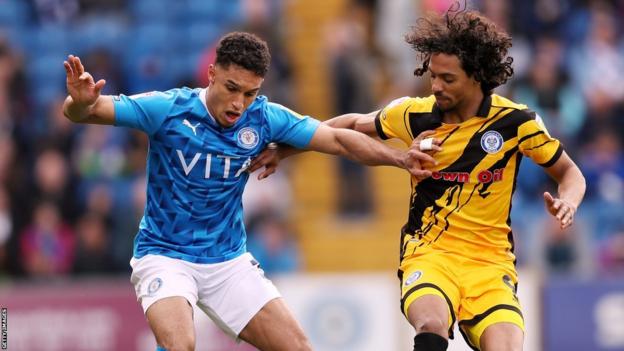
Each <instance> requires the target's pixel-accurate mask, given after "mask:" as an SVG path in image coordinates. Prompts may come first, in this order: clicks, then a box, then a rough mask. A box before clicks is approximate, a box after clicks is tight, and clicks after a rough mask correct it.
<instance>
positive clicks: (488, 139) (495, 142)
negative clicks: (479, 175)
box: [481, 130, 503, 154]
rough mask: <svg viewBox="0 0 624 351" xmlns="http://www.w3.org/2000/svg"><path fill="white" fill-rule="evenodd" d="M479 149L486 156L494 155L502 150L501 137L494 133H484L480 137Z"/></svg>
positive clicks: (491, 131) (493, 131)
mask: <svg viewBox="0 0 624 351" xmlns="http://www.w3.org/2000/svg"><path fill="white" fill-rule="evenodd" d="M481 148H482V149H483V151H485V152H487V153H488V154H495V153H497V152H499V151H500V150H501V149H502V148H503V136H502V135H501V134H500V133H499V132H497V131H495V130H490V131H487V132H485V134H483V136H482V137H481Z"/></svg>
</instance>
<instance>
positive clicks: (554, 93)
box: [513, 36, 585, 152]
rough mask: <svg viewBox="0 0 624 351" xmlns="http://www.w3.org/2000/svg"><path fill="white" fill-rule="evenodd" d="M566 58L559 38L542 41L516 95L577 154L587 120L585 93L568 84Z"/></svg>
mask: <svg viewBox="0 0 624 351" xmlns="http://www.w3.org/2000/svg"><path fill="white" fill-rule="evenodd" d="M562 56H563V46H562V43H561V42H560V41H559V39H558V38H555V37H551V36H543V37H540V38H538V39H537V42H536V44H535V54H534V58H533V64H532V65H531V68H530V70H529V74H528V77H526V78H525V79H521V80H519V81H517V82H516V84H515V88H514V94H513V95H514V98H515V100H516V101H522V103H523V104H525V105H528V106H531V108H534V109H535V112H537V113H538V114H539V115H540V117H542V119H543V121H544V124H545V125H546V127H547V128H548V131H549V132H550V134H552V135H554V136H555V137H557V138H559V139H560V140H561V141H562V142H563V143H564V144H565V145H566V149H568V150H574V146H575V141H576V140H575V139H576V137H577V135H578V134H579V132H580V128H581V126H582V125H583V122H584V118H585V104H584V100H583V95H582V93H581V91H580V90H577V89H576V87H575V86H571V85H570V84H569V82H568V77H567V75H566V72H565V71H564V70H563V66H562V62H563V58H562ZM569 152H570V151H569Z"/></svg>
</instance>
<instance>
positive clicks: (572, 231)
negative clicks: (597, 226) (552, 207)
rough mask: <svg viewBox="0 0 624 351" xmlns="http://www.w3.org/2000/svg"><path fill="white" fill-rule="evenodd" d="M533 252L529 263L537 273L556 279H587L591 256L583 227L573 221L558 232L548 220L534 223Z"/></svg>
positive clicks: (555, 222)
mask: <svg viewBox="0 0 624 351" xmlns="http://www.w3.org/2000/svg"><path fill="white" fill-rule="evenodd" d="M533 231H534V232H535V236H534V238H533V249H532V250H531V252H530V253H529V254H530V255H531V257H530V260H529V263H530V264H532V265H533V266H534V267H535V268H537V271H540V272H544V273H545V274H546V275H548V274H556V275H568V276H572V275H577V276H578V275H585V276H587V275H589V274H590V273H591V272H592V270H593V268H594V267H593V266H594V265H593V263H592V261H593V256H592V248H591V244H590V242H591V241H590V239H591V237H590V236H589V235H587V226H586V224H585V222H584V221H583V220H581V219H580V218H578V217H577V218H576V219H575V222H574V226H572V227H570V228H567V229H566V230H561V228H560V227H559V223H558V222H557V221H556V220H555V219H554V218H553V217H552V216H544V217H542V218H541V219H540V220H536V221H535V226H534V228H533Z"/></svg>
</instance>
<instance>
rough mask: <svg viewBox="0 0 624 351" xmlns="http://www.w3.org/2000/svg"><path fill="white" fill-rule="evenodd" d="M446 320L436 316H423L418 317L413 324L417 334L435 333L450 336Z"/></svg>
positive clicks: (445, 336)
mask: <svg viewBox="0 0 624 351" xmlns="http://www.w3.org/2000/svg"><path fill="white" fill-rule="evenodd" d="M446 324H447V323H446V321H442V320H441V319H439V318H436V317H429V316H423V317H421V318H418V319H417V320H416V321H414V323H412V325H413V326H414V329H416V334H420V333H434V334H438V335H440V336H442V337H444V338H448V327H447V325H446Z"/></svg>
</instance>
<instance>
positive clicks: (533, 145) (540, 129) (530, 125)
mask: <svg viewBox="0 0 624 351" xmlns="http://www.w3.org/2000/svg"><path fill="white" fill-rule="evenodd" d="M526 111H527V113H529V114H530V115H531V116H532V117H533V118H531V119H529V120H528V121H527V122H525V123H523V124H521V125H520V126H519V127H518V148H519V150H520V152H521V153H522V154H523V155H524V156H527V157H530V158H531V159H532V160H533V161H534V162H535V163H537V164H538V165H540V166H543V167H550V166H552V165H553V164H554V163H555V162H557V160H558V159H559V157H560V156H561V154H562V153H563V147H562V145H561V142H559V140H557V139H555V138H553V137H551V136H550V134H549V133H548V130H547V129H546V126H545V125H544V123H543V122H542V119H541V118H540V116H539V115H538V114H536V113H535V112H532V111H528V110H526Z"/></svg>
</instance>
